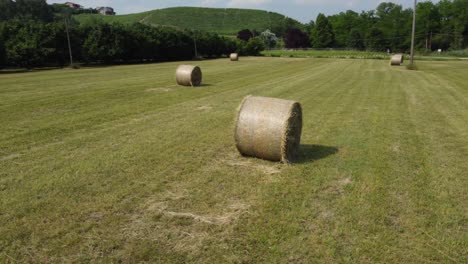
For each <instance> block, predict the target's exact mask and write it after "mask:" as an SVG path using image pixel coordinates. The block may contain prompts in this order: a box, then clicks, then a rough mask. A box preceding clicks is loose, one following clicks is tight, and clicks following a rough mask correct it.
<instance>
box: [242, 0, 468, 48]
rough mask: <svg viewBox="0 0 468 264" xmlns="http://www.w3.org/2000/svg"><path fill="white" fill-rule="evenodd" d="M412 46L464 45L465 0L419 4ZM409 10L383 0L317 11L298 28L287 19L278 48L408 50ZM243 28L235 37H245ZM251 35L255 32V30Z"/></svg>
mask: <svg viewBox="0 0 468 264" xmlns="http://www.w3.org/2000/svg"><path fill="white" fill-rule="evenodd" d="M416 11H417V23H416V48H417V49H419V50H427V51H434V50H438V49H442V50H448V49H451V50H460V49H464V48H466V47H467V46H468V0H442V1H440V2H438V3H436V4H434V3H432V2H430V1H428V2H419V3H418V4H417V7H416ZM412 18H413V9H411V8H407V9H404V8H403V7H402V6H401V5H398V4H394V3H390V2H383V3H381V4H379V5H378V6H377V8H376V9H375V10H370V11H362V12H361V13H358V12H355V11H352V10H348V11H346V12H341V13H339V14H336V15H331V16H325V15H324V14H319V15H318V16H317V18H316V19H315V21H311V22H310V23H307V24H306V25H304V26H302V27H297V25H294V24H292V23H289V24H288V25H287V26H286V27H285V28H282V31H281V30H280V31H277V30H272V31H273V33H275V34H276V36H281V37H282V38H283V42H278V44H277V46H276V47H277V48H283V47H285V48H308V47H313V48H349V49H357V50H373V51H386V50H392V51H407V50H409V48H410V45H411V28H412ZM248 31H249V30H248V29H244V30H242V31H241V32H239V34H238V38H242V39H246V38H248V37H249V33H248ZM250 32H251V33H250V35H251V36H253V35H256V32H255V30H251V31H250Z"/></svg>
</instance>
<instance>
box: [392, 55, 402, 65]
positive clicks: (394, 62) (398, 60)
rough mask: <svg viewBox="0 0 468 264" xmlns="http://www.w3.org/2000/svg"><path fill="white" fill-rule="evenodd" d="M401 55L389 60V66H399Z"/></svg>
mask: <svg viewBox="0 0 468 264" xmlns="http://www.w3.org/2000/svg"><path fill="white" fill-rule="evenodd" d="M403 60H404V58H403V55H402V54H395V55H393V56H392V58H391V59H390V65H391V66H400V65H401V64H402V63H403Z"/></svg>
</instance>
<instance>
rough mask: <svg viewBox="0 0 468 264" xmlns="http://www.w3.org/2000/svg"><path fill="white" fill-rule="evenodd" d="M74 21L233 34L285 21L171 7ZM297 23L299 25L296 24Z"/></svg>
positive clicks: (258, 13) (254, 13)
mask: <svg viewBox="0 0 468 264" xmlns="http://www.w3.org/2000/svg"><path fill="white" fill-rule="evenodd" d="M75 18H76V19H77V20H78V21H80V22H85V21H87V20H89V19H91V18H97V19H104V20H105V21H108V22H115V21H118V22H122V23H131V22H143V23H146V24H151V25H165V26H175V27H178V28H182V29H184V28H192V29H199V30H204V31H211V32H217V33H219V34H225V35H235V34H237V32H238V31H239V30H241V29H245V28H248V29H256V30H258V31H264V30H266V29H271V28H272V26H275V25H277V24H279V23H282V22H284V18H285V17H284V16H283V15H280V14H278V13H274V12H268V11H263V10H252V9H234V8H229V9H224V8H200V7H174V8H166V9H159V10H153V11H148V12H144V13H139V14H130V15H118V16H101V15H78V16H75ZM298 23H299V22H298Z"/></svg>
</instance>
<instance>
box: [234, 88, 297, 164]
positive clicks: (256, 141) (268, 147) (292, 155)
mask: <svg viewBox="0 0 468 264" xmlns="http://www.w3.org/2000/svg"><path fill="white" fill-rule="evenodd" d="M301 133H302V108H301V105H300V104H299V103H298V102H295V101H290V100H283V99H276V98H269V97H257V96H247V97H246V98H244V100H243V101H242V103H241V105H240V108H239V112H238V116H237V122H236V128H235V141H236V147H237V149H238V150H239V152H240V153H241V154H242V155H244V156H251V157H257V158H261V159H265V160H271V161H281V162H284V163H290V162H294V161H295V159H296V158H297V156H298V150H299V145H300V142H301Z"/></svg>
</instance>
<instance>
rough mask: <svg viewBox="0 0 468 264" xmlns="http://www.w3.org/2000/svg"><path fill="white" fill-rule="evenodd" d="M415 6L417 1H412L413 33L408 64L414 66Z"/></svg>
mask: <svg viewBox="0 0 468 264" xmlns="http://www.w3.org/2000/svg"><path fill="white" fill-rule="evenodd" d="M416 5H417V0H414V9H413V31H412V33H411V57H410V64H411V65H413V64H414V35H415V34H416Z"/></svg>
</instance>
